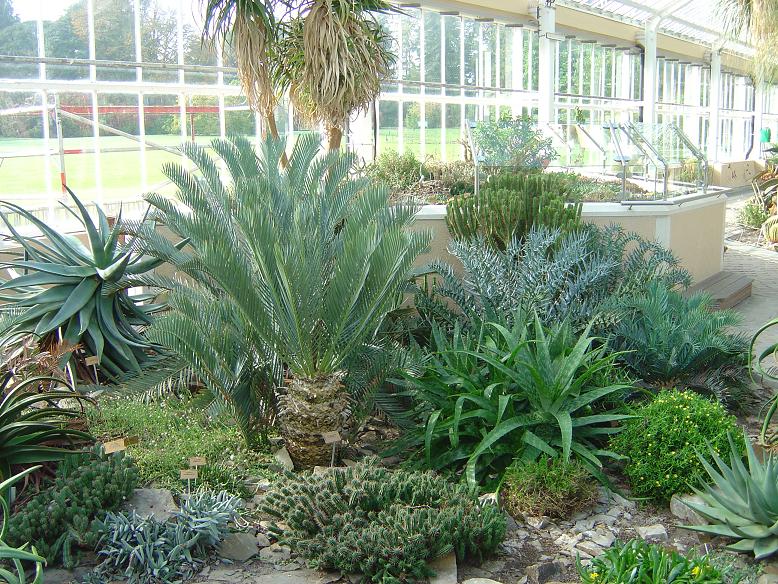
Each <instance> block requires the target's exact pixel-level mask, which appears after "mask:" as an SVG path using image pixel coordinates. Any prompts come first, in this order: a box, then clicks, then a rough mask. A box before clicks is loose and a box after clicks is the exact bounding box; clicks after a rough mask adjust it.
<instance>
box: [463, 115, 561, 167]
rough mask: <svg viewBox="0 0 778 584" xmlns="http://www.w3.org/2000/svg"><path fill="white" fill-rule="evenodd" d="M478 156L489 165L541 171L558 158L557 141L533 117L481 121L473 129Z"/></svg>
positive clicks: (501, 117)
mask: <svg viewBox="0 0 778 584" xmlns="http://www.w3.org/2000/svg"><path fill="white" fill-rule="evenodd" d="M472 137H473V142H474V145H475V148H476V153H475V154H477V155H478V156H479V157H480V159H481V160H482V162H483V164H484V165H486V166H500V167H506V166H507V167H512V168H515V169H520V170H525V169H540V168H543V166H544V165H547V164H548V163H549V162H550V161H552V160H554V159H555V158H556V157H557V152H556V150H555V149H554V141H553V140H552V139H551V138H546V137H544V136H543V132H542V131H541V130H540V128H538V124H537V122H536V121H534V120H533V119H532V118H530V117H529V116H517V117H516V118H512V117H511V116H510V115H508V114H503V115H501V116H500V118H499V119H497V120H487V121H482V122H478V123H477V124H476V125H475V127H474V128H473V129H472Z"/></svg>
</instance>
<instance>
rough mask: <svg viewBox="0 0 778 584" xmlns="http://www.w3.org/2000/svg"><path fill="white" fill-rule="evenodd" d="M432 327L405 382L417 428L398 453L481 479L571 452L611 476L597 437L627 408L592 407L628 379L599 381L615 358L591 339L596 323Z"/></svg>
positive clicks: (597, 471) (400, 443) (475, 482)
mask: <svg viewBox="0 0 778 584" xmlns="http://www.w3.org/2000/svg"><path fill="white" fill-rule="evenodd" d="M433 330H434V335H433V337H434V342H435V345H434V346H433V348H432V352H430V353H429V354H428V355H427V358H426V360H425V361H424V362H423V364H422V366H421V367H418V368H416V370H414V371H411V372H408V373H407V374H406V376H405V381H404V382H403V385H404V387H405V388H406V392H405V393H404V394H403V395H404V396H405V397H407V398H409V399H410V400H412V403H413V415H414V417H415V419H416V420H417V424H416V427H415V428H411V429H408V430H407V431H406V435H405V436H404V438H402V439H401V440H399V441H398V442H397V444H396V445H395V447H394V448H393V449H392V450H391V451H397V452H402V451H403V450H409V451H411V453H413V455H414V457H415V458H416V459H417V460H418V461H419V462H420V463H421V464H423V465H424V466H426V467H429V468H432V469H435V470H444V469H445V470H448V471H451V472H463V473H464V474H463V477H464V480H466V481H467V482H468V483H469V484H470V485H473V486H474V485H478V484H485V485H489V484H493V483H495V482H499V480H500V477H501V476H502V474H503V473H504V471H505V469H506V468H507V467H508V466H509V465H510V464H511V462H512V461H513V460H514V458H519V459H521V460H524V461H533V460H536V459H537V458H538V457H540V456H541V455H543V454H546V455H549V456H552V457H556V456H560V457H561V458H562V459H563V460H564V461H567V460H569V459H570V457H571V456H573V457H575V458H576V459H578V460H579V461H580V462H581V464H583V465H584V466H585V467H586V468H587V469H588V470H589V472H590V473H592V474H595V475H596V476H598V477H599V478H600V479H602V480H605V479H604V477H603V476H602V475H601V472H600V469H601V467H602V462H601V460H600V459H601V458H602V457H609V456H611V457H614V456H615V455H613V453H610V452H608V451H605V450H603V449H601V448H600V444H599V441H600V440H601V439H602V438H603V437H607V436H608V435H609V434H612V433H615V432H617V431H618V427H614V426H612V425H611V424H612V423H613V422H618V421H620V420H622V419H624V418H626V417H627V416H624V415H622V414H618V413H612V412H608V411H595V410H594V408H596V407H597V406H598V402H600V401H601V400H602V399H603V398H605V397H606V396H608V395H611V394H616V393H618V392H624V391H626V390H627V389H629V386H627V385H624V384H621V383H618V382H616V383H609V384H606V383H607V382H604V383H603V384H599V383H597V384H593V383H592V381H594V380H596V379H598V378H597V377H596V373H597V372H598V371H602V370H607V369H608V368H609V367H610V366H611V365H612V363H613V360H614V359H615V358H616V356H615V355H613V354H611V355H608V354H606V353H605V347H604V346H603V345H600V346H599V347H595V346H594V345H593V343H594V341H595V339H594V338H593V337H591V336H590V335H589V328H587V329H585V330H584V332H583V333H582V334H581V335H580V336H578V335H576V334H574V333H573V332H572V331H571V329H570V327H569V326H567V325H565V324H562V325H558V326H556V327H553V328H552V329H551V330H549V331H546V330H544V327H543V325H542V324H541V323H540V321H539V320H538V319H537V318H536V319H535V320H534V322H532V323H531V324H529V325H528V324H526V322H525V320H524V318H519V319H518V320H517V321H515V322H514V324H513V325H512V327H511V328H507V327H506V326H504V325H502V324H500V323H494V322H485V323H484V324H483V327H482V329H481V330H480V331H479V332H477V333H474V332H469V331H462V330H461V329H460V327H459V326H455V328H454V331H453V334H452V335H451V337H450V338H449V337H448V336H447V335H446V333H445V331H444V330H442V329H440V328H439V327H434V329H433ZM599 380H602V378H600V379H599Z"/></svg>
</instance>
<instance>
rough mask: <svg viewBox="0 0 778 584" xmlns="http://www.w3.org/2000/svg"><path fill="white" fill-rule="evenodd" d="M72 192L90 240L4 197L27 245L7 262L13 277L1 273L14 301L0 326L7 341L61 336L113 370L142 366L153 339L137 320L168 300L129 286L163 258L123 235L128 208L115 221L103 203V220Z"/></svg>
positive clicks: (1, 292) (7, 298)
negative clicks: (24, 229) (25, 231)
mask: <svg viewBox="0 0 778 584" xmlns="http://www.w3.org/2000/svg"><path fill="white" fill-rule="evenodd" d="M68 192H69V193H70V196H71V197H72V198H73V202H74V203H75V205H76V208H77V209H78V215H76V214H75V213H73V215H74V216H75V217H76V218H77V219H78V220H79V222H80V223H81V226H82V227H83V229H84V231H85V232H86V234H87V236H88V245H84V244H83V243H81V241H79V240H78V239H77V238H76V237H74V236H71V235H66V234H63V233H61V232H60V231H58V230H56V229H53V228H51V227H49V226H48V225H47V224H46V223H44V222H43V221H41V220H40V219H38V218H37V217H35V215H33V214H32V213H30V212H29V211H26V210H25V209H23V208H21V207H19V206H18V205H15V204H13V203H1V204H0V208H2V209H5V212H2V211H0V218H2V220H3V221H4V222H5V225H6V226H7V228H8V230H9V231H10V233H11V237H12V239H13V240H14V241H15V242H16V243H18V244H19V245H20V246H21V248H22V253H21V254H20V255H19V257H18V259H13V260H11V261H4V262H3V263H2V264H1V265H2V267H4V268H7V269H8V272H9V274H10V275H11V278H10V279H8V280H0V281H1V282H2V283H1V284H0V300H2V301H3V302H6V303H7V306H6V307H4V308H5V309H6V310H7V311H10V313H11V315H12V316H13V318H11V319H9V321H8V322H6V326H5V328H4V330H3V331H0V343H3V344H6V343H9V342H13V341H16V340H19V339H20V338H21V337H23V336H24V335H25V334H29V333H32V334H34V335H35V336H36V337H37V338H39V339H40V341H41V346H43V347H46V348H48V347H52V346H53V345H56V344H60V343H62V344H64V345H65V346H68V347H74V346H76V345H79V346H80V347H81V348H82V349H83V350H84V351H85V353H86V354H87V355H91V356H96V357H97V358H98V359H99V364H100V367H101V368H102V370H103V371H104V372H105V373H107V374H108V375H109V376H112V377H113V376H118V375H120V374H122V373H125V372H129V371H139V370H140V368H141V366H142V365H143V364H144V363H145V362H147V361H148V360H149V359H150V354H149V352H150V350H152V349H154V346H153V345H152V344H151V343H149V342H148V341H147V340H146V338H145V337H144V336H143V335H142V334H141V332H139V330H138V327H145V326H147V325H149V324H150V323H151V321H152V318H151V316H152V314H154V313H155V312H156V311H158V310H159V309H160V308H161V306H160V305H157V304H150V303H148V301H149V300H150V299H151V297H150V295H135V296H130V295H129V294H128V291H127V289H128V288H129V287H130V286H131V285H133V284H132V279H133V278H134V277H136V276H138V275H140V274H144V273H145V272H148V271H149V270H152V269H154V268H155V267H157V266H158V265H160V264H161V263H162V261H161V260H158V259H156V258H149V257H146V256H145V255H144V254H143V253H142V250H139V247H140V246H139V244H140V243H141V240H139V239H138V238H136V237H133V238H130V239H129V240H128V241H126V242H122V237H123V233H124V231H125V223H124V222H123V221H122V219H121V214H120V216H119V217H118V219H117V221H116V222H115V224H114V225H113V226H111V224H110V222H109V221H108V218H107V217H106V215H105V213H103V211H102V210H101V209H100V208H99V207H97V216H98V219H99V220H98V223H97V225H95V223H94V221H92V218H91V217H90V216H89V213H88V212H87V210H86V207H84V205H83V204H82V203H81V201H80V200H79V199H78V197H76V196H75V195H74V194H73V192H72V191H70V190H69V189H68ZM8 213H15V214H17V215H19V216H21V217H22V218H23V219H25V220H26V221H28V222H29V223H30V224H32V225H33V226H34V227H36V228H37V229H38V230H39V231H40V234H41V235H43V236H44V238H43V239H41V238H37V237H29V236H26V235H22V234H20V233H19V232H18V231H17V230H16V229H15V228H14V227H13V225H12V222H11V220H10V218H9V216H8ZM136 229H137V227H136ZM181 245H185V242H182V243H181ZM19 271H21V273H19ZM81 373H82V375H84V376H88V375H89V370H88V369H86V368H84V367H82V368H81Z"/></svg>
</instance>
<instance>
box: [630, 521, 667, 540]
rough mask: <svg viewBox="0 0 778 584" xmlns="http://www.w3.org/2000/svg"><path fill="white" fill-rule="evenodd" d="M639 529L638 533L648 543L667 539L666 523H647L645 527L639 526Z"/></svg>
mask: <svg viewBox="0 0 778 584" xmlns="http://www.w3.org/2000/svg"><path fill="white" fill-rule="evenodd" d="M637 531H638V535H639V536H640V537H642V538H643V539H644V540H646V541H647V542H648V543H657V542H661V541H667V530H666V529H665V527H664V525H660V524H659V523H656V524H654V525H647V526H645V527H638V528H637Z"/></svg>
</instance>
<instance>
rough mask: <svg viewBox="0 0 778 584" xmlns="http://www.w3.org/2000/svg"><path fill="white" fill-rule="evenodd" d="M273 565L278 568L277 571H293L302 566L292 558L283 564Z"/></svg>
mask: <svg viewBox="0 0 778 584" xmlns="http://www.w3.org/2000/svg"><path fill="white" fill-rule="evenodd" d="M273 567H274V568H275V569H276V570H278V571H279V572H294V571H295V570H299V569H300V568H302V566H301V565H300V564H299V563H298V562H295V561H294V560H292V561H291V562H286V563H284V564H275V565H273Z"/></svg>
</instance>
